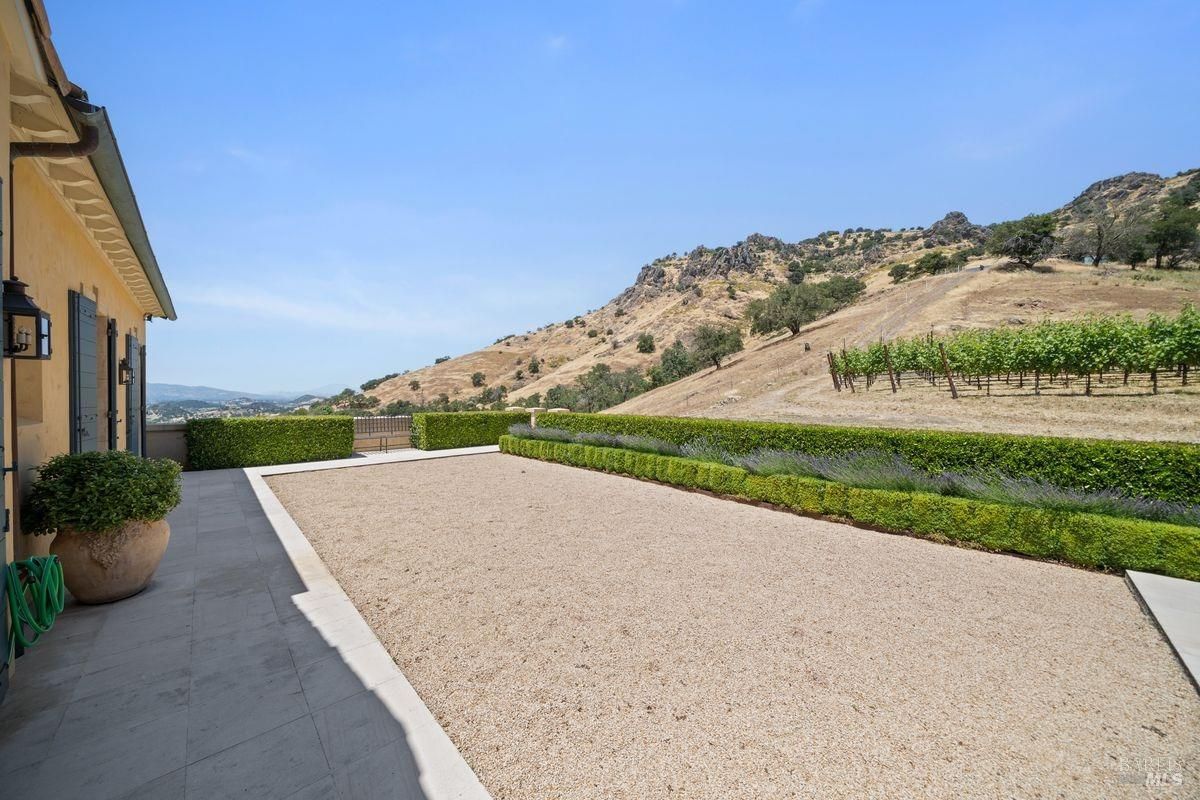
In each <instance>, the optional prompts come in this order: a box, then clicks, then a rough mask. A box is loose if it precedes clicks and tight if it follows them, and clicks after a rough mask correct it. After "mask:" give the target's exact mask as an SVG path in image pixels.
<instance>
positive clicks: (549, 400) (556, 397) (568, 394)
mask: <svg viewBox="0 0 1200 800" xmlns="http://www.w3.org/2000/svg"><path fill="white" fill-rule="evenodd" d="M546 407H547V408H570V409H572V410H574V409H576V408H578V407H579V390H578V389H576V388H575V387H574V386H562V385H561V384H560V385H558V386H551V387H550V388H549V389H547V390H546Z"/></svg>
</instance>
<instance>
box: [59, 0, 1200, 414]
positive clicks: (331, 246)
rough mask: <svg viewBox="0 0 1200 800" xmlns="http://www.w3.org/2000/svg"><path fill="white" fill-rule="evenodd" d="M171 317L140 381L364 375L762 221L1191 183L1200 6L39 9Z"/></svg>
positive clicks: (153, 341)
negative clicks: (129, 209) (116, 155)
mask: <svg viewBox="0 0 1200 800" xmlns="http://www.w3.org/2000/svg"><path fill="white" fill-rule="evenodd" d="M47 5H48V7H49V10H50V15H51V19H52V21H53V24H54V37H55V42H56V45H57V47H58V49H59V52H60V54H61V55H62V57H63V61H64V63H65V64H66V67H67V70H68V74H70V76H71V77H72V79H73V80H74V81H75V82H77V83H79V84H80V85H82V86H84V87H85V88H87V89H88V91H89V92H90V94H91V97H92V100H93V102H97V103H99V104H102V105H106V106H108V108H109V112H110V114H111V116H112V119H113V122H114V125H115V126H116V129H117V134H118V137H119V140H120V143H121V149H122V153H123V155H124V157H125V161H126V165H127V167H128V169H129V172H130V174H131V176H132V178H133V182H134V186H135V188H136V190H137V192H138V198H139V200H140V202H141V206H142V211H143V214H144V216H145V218H146V224H147V227H148V228H149V231H150V234H151V239H152V241H153V242H154V245H155V249H156V252H157V254H158V258H159V261H160V263H161V265H162V268H163V272H164V274H165V275H166V277H167V280H168V282H169V285H170V288H171V291H172V295H173V296H174V298H175V303H176V306H177V308H178V311H179V315H180V318H179V320H178V321H177V322H170V323H168V322H162V321H157V322H155V323H154V324H153V326H152V328H151V331H150V334H149V353H150V362H151V363H150V373H149V375H150V380H152V381H160V382H171V383H192V384H207V385H214V386H220V387H224V388H231V389H239V390H246V391H270V390H277V389H308V388H310V387H315V386H320V385H324V384H328V383H342V384H346V385H355V386H356V385H357V384H358V383H361V382H362V381H363V380H366V379H367V378H370V377H373V376H376V375H379V374H383V373H387V372H393V371H399V370H403V369H412V368H416V367H419V366H422V365H424V364H428V363H431V362H432V360H433V359H434V357H436V356H439V355H454V354H458V353H462V352H467V351H469V350H473V349H475V348H477V347H479V346H481V345H484V344H488V343H490V342H492V341H493V340H494V339H496V338H498V337H500V336H502V335H505V334H508V333H513V332H519V331H524V330H527V329H529V328H533V327H537V326H539V325H542V324H544V323H546V322H549V321H553V320H561V319H565V318H567V317H569V316H571V315H573V314H575V313H580V312H583V311H585V310H587V309H589V308H595V307H598V306H600V305H602V304H603V303H604V302H606V301H607V300H609V299H610V298H611V297H612V296H614V295H615V294H617V293H618V292H619V291H620V290H621V289H622V288H624V287H625V286H627V285H628V284H629V283H630V282H631V281H632V280H633V278H634V276H635V275H636V273H637V270H638V268H639V267H640V266H641V265H642V264H643V263H646V262H648V261H650V260H652V259H653V258H655V257H657V256H659V255H662V254H665V253H669V252H672V251H680V252H683V251H685V250H688V249H691V248H692V247H694V246H695V245H697V244H708V245H720V244H730V243H733V242H735V241H738V240H739V239H742V238H744V237H745V236H746V235H747V234H749V233H752V232H755V231H758V232H762V233H767V234H771V235H775V236H780V237H783V238H785V239H788V240H798V239H801V238H805V237H807V236H810V235H812V234H815V233H817V232H819V231H821V230H825V229H830V228H837V229H841V228H845V227H851V226H853V227H857V226H860V225H864V226H890V227H904V226H909V225H917V224H927V223H929V222H931V221H933V220H934V219H937V218H939V217H940V216H942V215H943V214H944V213H945V212H947V211H949V210H952V209H959V210H962V211H965V212H966V213H967V214H968V216H970V217H971V219H972V220H975V221H979V222H994V221H997V220H1000V219H1006V218H1011V217H1015V216H1019V215H1023V214H1025V213H1028V212H1031V211H1038V210H1047V209H1050V208H1053V207H1056V206H1058V205H1060V204H1062V203H1063V202H1065V201H1067V200H1069V199H1070V198H1071V197H1073V196H1074V195H1075V194H1077V193H1078V192H1079V191H1080V190H1082V189H1083V188H1084V187H1085V186H1086V185H1087V184H1088V183H1090V182H1092V181H1093V180H1097V179H1100V178H1104V177H1109V176H1111V175H1115V174H1119V173H1122V172H1127V171H1131V170H1148V171H1153V172H1159V173H1164V174H1168V173H1169V174H1173V173H1175V172H1177V171H1179V170H1181V169H1187V168H1191V167H1196V166H1200V148H1198V147H1197V144H1198V143H1200V102H1197V98H1200V48H1197V47H1196V46H1195V43H1196V42H1197V41H1198V40H1200V5H1198V4H1196V3H1195V2H1144V3H1142V2H1139V3H1129V2H1074V3H1054V2H1041V3H1025V2H1005V3H993V4H988V5H987V7H985V4H980V3H920V4H907V3H891V2H879V3H854V2H839V0H824V1H822V0H801V2H795V1H794V0H793V1H792V2H757V3H755V2H740V3H704V2H690V1H689V0H676V1H674V2H672V1H671V0H639V1H636V2H635V1H633V0H630V2H593V3H576V2H557V3H521V2H511V3H494V2H479V3H451V2H447V3H416V2H405V3H396V2H358V1H356V2H345V3H329V2H327V0H326V1H325V2H316V1H315V0H314V1H312V2H302V1H300V0H296V1H294V2H293V1H288V2H284V0H275V1H272V0H258V1H257V2H254V3H246V2H232V1H231V0H209V1H208V2H204V3H173V2H172V3H163V2H157V0H143V1H140V2H134V1H132V0H131V1H129V2H114V3H93V2H83V1H82V0H73V1H70V2H68V1H67V0H48V2H47Z"/></svg>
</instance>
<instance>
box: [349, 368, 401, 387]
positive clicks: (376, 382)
mask: <svg viewBox="0 0 1200 800" xmlns="http://www.w3.org/2000/svg"><path fill="white" fill-rule="evenodd" d="M399 375H400V373H399V372H389V373H388V374H387V375H384V376H383V377H382V378H371V380H369V381H367V382H366V383H364V384H363V385H362V386H360V387H358V388H360V389H362V390H363V391H364V392H369V391H370V390H372V389H374V388H375V387H376V386H378V385H379V384H381V383H383V382H384V381H390V380H391V379H392V378H395V377H398V376H399Z"/></svg>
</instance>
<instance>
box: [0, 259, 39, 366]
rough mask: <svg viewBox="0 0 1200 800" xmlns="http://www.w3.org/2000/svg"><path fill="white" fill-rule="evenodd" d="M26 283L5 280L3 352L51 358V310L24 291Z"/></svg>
mask: <svg viewBox="0 0 1200 800" xmlns="http://www.w3.org/2000/svg"><path fill="white" fill-rule="evenodd" d="M27 286H28V284H26V283H25V282H24V281H21V280H19V279H17V278H15V277H14V278H7V279H6V280H5V281H4V333H5V336H4V354H5V355H6V356H8V357H10V358H35V359H47V358H50V314H48V313H47V312H45V311H42V309H40V308H38V304H37V303H35V302H33V298H32V297H30V296H29V295H28V294H26V293H25V289H26V288H27Z"/></svg>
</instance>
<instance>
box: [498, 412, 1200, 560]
mask: <svg viewBox="0 0 1200 800" xmlns="http://www.w3.org/2000/svg"><path fill="white" fill-rule="evenodd" d="M556 424H557V421H556ZM500 449H501V450H502V451H504V452H506V453H512V454H514V455H520V456H527V457H530V458H538V459H541V460H544V461H554V462H557V463H560V464H569V465H572V466H579V467H589V468H592V469H599V470H604V471H606V472H614V473H619V474H622V475H630V476H633V477H637V478H646V479H650V480H656V481H661V482H663V483H669V484H673V485H676V486H680V487H685V488H694V489H704V490H707V491H710V492H715V493H717V494H722V495H729V496H732V497H739V498H743V499H747V500H754V501H757V502H764V503H771V504H773V505H776V506H780V507H783V508H788V509H791V510H793V511H797V512H800V513H802V514H810V515H822V516H831V517H838V518H842V519H848V520H852V521H854V522H858V523H860V524H863V525H870V526H873V527H878V528H884V529H886V530H890V531H896V532H905V533H913V534H916V535H917V536H921V537H924V538H930V539H937V540H946V541H954V542H960V543H963V544H970V545H974V546H978V547H982V548H986V549H989V550H998V551H1007V552H1012V553H1020V554H1023V555H1027V556H1033V557H1035V558H1043V559H1053V560H1058V561H1066V562H1069V563H1072V564H1078V565H1080V566H1085V567H1096V568H1105V569H1137V570H1144V571H1147V572H1157V573H1160V574H1163V575H1170V576H1173V577H1177V578H1186V579H1189V580H1197V579H1200V528H1192V527H1185V526H1180V525H1168V524H1166V523H1160V522H1146V521H1144V520H1131V519H1120V518H1116V517H1105V516H1100V515H1096V514H1081V513H1073V512H1061V511H1047V510H1044V509H1038V508H1031V507H1028V506H1012V505H1004V504H999V503H988V502H984V501H979V500H967V499H963V498H957V497H945V496H942V495H934V494H924V493H919V492H894V491H885V490H879V489H856V488H852V487H849V486H844V485H841V484H837V483H829V482H826V481H821V480H816V479H813V478H802V477H796V476H791V475H772V476H761V475H752V474H750V473H749V472H747V471H746V470H744V469H741V468H740V467H730V466H726V465H724V464H714V463H709V462H703V461H692V460H689V459H686V458H678V457H674V456H660V455H655V454H651V453H638V452H634V451H632V450H621V449H616V448H609V447H591V446H589V445H580V444H568V443H563V442H549V441H541V440H534V439H518V438H516V437H514V436H504V437H502V438H501V439H500Z"/></svg>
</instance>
